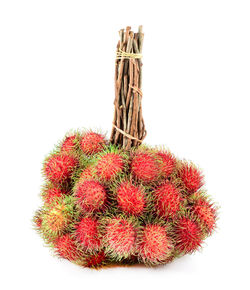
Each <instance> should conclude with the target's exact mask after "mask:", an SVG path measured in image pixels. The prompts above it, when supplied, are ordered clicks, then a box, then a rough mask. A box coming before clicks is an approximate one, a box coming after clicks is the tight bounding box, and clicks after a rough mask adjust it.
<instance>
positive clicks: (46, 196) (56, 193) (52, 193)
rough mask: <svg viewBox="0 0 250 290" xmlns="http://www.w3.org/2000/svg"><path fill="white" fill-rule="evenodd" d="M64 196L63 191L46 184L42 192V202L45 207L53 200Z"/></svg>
mask: <svg viewBox="0 0 250 290" xmlns="http://www.w3.org/2000/svg"><path fill="white" fill-rule="evenodd" d="M65 195H66V192H65V191H63V190H62V189H61V188H60V187H59V186H56V185H53V184H47V185H46V186H45V187H44V188H43V191H42V197H43V200H44V202H45V204H47V205H50V204H51V203H53V202H54V200H55V199H57V198H59V197H63V196H65Z"/></svg>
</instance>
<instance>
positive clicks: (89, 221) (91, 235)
mask: <svg viewBox="0 0 250 290" xmlns="http://www.w3.org/2000/svg"><path fill="white" fill-rule="evenodd" d="M75 234H76V238H77V240H78V241H79V242H80V244H81V245H82V246H83V247H84V248H85V249H86V250H89V251H96V250H98V249H99V248H100V239H99V237H98V234H99V233H98V221H97V220H96V219H94V218H91V217H84V218H82V220H81V221H80V223H79V224H78V225H77V226H76V232H75Z"/></svg>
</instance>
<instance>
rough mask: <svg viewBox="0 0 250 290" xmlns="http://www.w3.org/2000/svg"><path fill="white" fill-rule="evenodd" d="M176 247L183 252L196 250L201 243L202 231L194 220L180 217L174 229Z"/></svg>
mask: <svg viewBox="0 0 250 290" xmlns="http://www.w3.org/2000/svg"><path fill="white" fill-rule="evenodd" d="M175 234H176V249H177V250H179V251H180V252H183V253H185V254H187V253H192V252H194V251H195V250H197V249H198V248H199V247H200V246H201V243H202V232H201V229H200V228H199V226H198V225H197V223H196V222H195V221H192V220H191V219H189V218H186V217H182V218H181V219H180V220H179V221H178V224H177V225H176V229H175Z"/></svg>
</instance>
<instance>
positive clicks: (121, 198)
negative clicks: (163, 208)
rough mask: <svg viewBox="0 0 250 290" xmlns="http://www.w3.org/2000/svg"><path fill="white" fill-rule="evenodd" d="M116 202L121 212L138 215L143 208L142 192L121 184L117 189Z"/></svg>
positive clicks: (136, 188)
mask: <svg viewBox="0 0 250 290" xmlns="http://www.w3.org/2000/svg"><path fill="white" fill-rule="evenodd" d="M117 202H118V206H119V207H120V208H121V210H122V211H123V212H125V213H127V214H132V215H139V214H141V213H142V212H143V210H144V208H145V197H144V192H143V190H142V188H140V187H136V186H134V185H133V184H131V183H129V182H123V183H121V185H120V186H119V187H118V189H117Z"/></svg>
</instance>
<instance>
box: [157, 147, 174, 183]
mask: <svg viewBox="0 0 250 290" xmlns="http://www.w3.org/2000/svg"><path fill="white" fill-rule="evenodd" d="M157 155H158V156H159V166H160V170H161V175H162V177H164V178H167V177H168V176H169V175H170V174H171V173H172V172H173V170H174V168H175V164H176V160H175V158H174V156H173V155H172V154H171V153H170V152H159V153H157Z"/></svg>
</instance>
